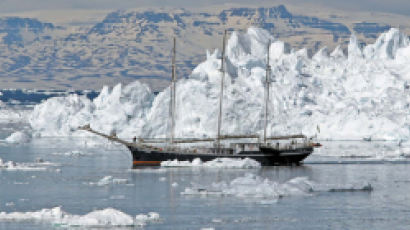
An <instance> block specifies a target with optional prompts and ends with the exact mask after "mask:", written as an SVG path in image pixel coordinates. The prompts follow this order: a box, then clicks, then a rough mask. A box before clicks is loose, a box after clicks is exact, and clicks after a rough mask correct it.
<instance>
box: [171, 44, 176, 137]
mask: <svg viewBox="0 0 410 230" xmlns="http://www.w3.org/2000/svg"><path fill="white" fill-rule="evenodd" d="M175 56H176V39H175V37H174V48H173V49H172V78H171V87H170V91H171V100H170V103H169V117H170V123H171V125H170V126H171V127H170V130H169V131H170V142H171V144H173V143H174V135H175V101H176V99H175V97H176V91H175V85H176V81H177V74H176V66H175Z"/></svg>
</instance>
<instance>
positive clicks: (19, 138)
mask: <svg viewBox="0 0 410 230" xmlns="http://www.w3.org/2000/svg"><path fill="white" fill-rule="evenodd" d="M30 140H31V136H29V135H28V134H26V133H24V132H21V131H16V132H14V133H12V134H11V135H10V136H8V137H7V138H6V140H5V141H6V142H8V143H13V144H23V143H28V142H30Z"/></svg>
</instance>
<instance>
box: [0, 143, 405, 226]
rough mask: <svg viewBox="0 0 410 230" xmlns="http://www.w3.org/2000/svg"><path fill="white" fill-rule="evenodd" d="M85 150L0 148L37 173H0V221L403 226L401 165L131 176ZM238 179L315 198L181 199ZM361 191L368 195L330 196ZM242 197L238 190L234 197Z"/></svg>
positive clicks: (135, 172) (100, 152) (315, 162)
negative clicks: (39, 214)
mask: <svg viewBox="0 0 410 230" xmlns="http://www.w3.org/2000/svg"><path fill="white" fill-rule="evenodd" d="M94 143H96V142H95V141H94V140H93V139H82V138H74V139H70V138H61V139H58V138H42V139H34V140H33V141H32V142H31V143H29V144H25V145H12V144H3V145H1V146H0V158H1V159H3V161H13V162H16V163H22V162H25V163H33V167H34V168H37V169H38V168H42V169H38V170H34V171H33V170H4V169H3V170H0V212H6V213H10V212H15V211H17V212H27V211H38V210H41V209H45V208H53V207H58V206H59V207H61V208H62V209H63V210H64V211H66V212H68V213H71V214H77V215H84V214H86V213H89V212H91V211H93V210H97V209H105V208H109V207H112V208H115V209H117V210H120V211H122V212H124V213H126V214H128V215H131V216H135V215H137V214H140V213H148V212H152V211H153V212H157V213H159V215H160V218H161V220H160V221H159V222H153V223H147V225H146V226H144V227H143V228H144V229H203V228H214V229H235V230H238V229H408V228H409V226H410V218H409V216H410V192H409V191H410V176H409V175H410V174H409V172H410V164H408V162H407V161H392V162H388V161H377V160H375V161H370V162H367V161H362V160H361V159H354V158H353V159H351V158H341V157H339V158H336V157H334V158H332V157H323V156H317V155H316V156H315V155H313V156H311V157H309V158H308V159H307V161H306V163H305V164H304V165H303V166H299V167H263V168H261V169H217V168H144V169H131V168H130V167H131V157H130V153H129V152H128V151H127V150H126V149H125V148H124V147H122V146H118V145H107V144H106V145H103V144H97V145H96V144H94ZM376 149H377V148H376ZM324 151H326V150H324ZM354 151H362V152H365V151H366V149H356V150H354ZM372 151H374V149H372ZM42 161H46V162H50V163H47V164H44V163H41V162H42ZM36 162H40V163H36ZM360 162H362V163H360ZM246 175H248V176H249V175H252V176H253V177H257V178H262V179H264V180H267V181H269V182H272V183H273V182H277V183H278V184H284V183H286V181H289V180H290V179H292V178H297V177H305V178H306V179H307V180H308V181H310V182H311V183H314V184H315V185H316V186H315V187H314V188H319V187H320V188H321V189H317V190H316V189H313V190H312V191H310V190H309V191H305V192H304V193H303V194H294V193H289V194H284V196H281V198H276V199H275V198H272V197H263V196H262V197H258V195H257V194H256V195H250V196H236V195H235V194H231V195H226V194H225V195H185V194H183V192H184V191H185V188H190V187H194V186H196V187H204V188H208V187H210V186H211V185H212V184H213V183H223V182H224V183H228V184H229V183H230V182H231V181H233V180H235V179H236V178H241V177H244V176H246ZM106 176H111V177H112V178H114V179H118V180H119V181H120V182H121V183H107V184H104V183H102V182H101V179H102V178H104V177H106ZM98 182H100V184H98ZM367 184H370V185H371V186H372V188H373V191H354V192H350V191H344V190H343V191H336V192H331V190H332V189H337V188H344V189H347V188H353V187H354V188H361V187H360V185H367ZM250 186H251V185H250ZM244 188H246V185H245V186H242V187H239V190H240V189H244ZM323 188H326V189H323ZM359 190H360V189H359ZM237 192H241V191H237ZM262 192H263V191H262ZM233 193H234V192H233ZM61 228H62V227H59V226H56V225H53V224H52V223H48V222H41V221H40V222H38V221H37V222H34V221H0V229H5V230H6V229H7V230H9V229H10V230H11V229H19V230H20V229H24V230H26V229H27V230H28V229H61ZM134 228H137V229H138V228H142V227H134ZM72 229H87V228H85V227H72ZM110 229H122V228H118V227H116V228H110ZM125 229H127V228H125ZM128 229H129V228H128ZM131 229H132V227H131Z"/></svg>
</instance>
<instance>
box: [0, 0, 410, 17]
mask: <svg viewBox="0 0 410 230" xmlns="http://www.w3.org/2000/svg"><path fill="white" fill-rule="evenodd" d="M249 2H250V1H249V0H0V13H14V12H23V11H38V10H108V9H112V10H115V9H128V8H139V7H184V8H196V7H206V6H209V5H217V4H232V3H233V4H249ZM278 2H280V1H278V0H253V1H252V5H255V4H256V5H258V4H265V5H266V4H269V3H272V5H276V4H278ZM281 3H282V4H286V3H290V4H301V3H310V4H318V5H321V6H325V7H331V8H337V9H345V10H355V9H357V10H360V11H376V12H386V13H396V14H404V15H410V0H283V1H281Z"/></svg>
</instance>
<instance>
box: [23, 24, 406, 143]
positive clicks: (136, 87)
mask: <svg viewBox="0 0 410 230" xmlns="http://www.w3.org/2000/svg"><path fill="white" fill-rule="evenodd" d="M269 40H271V42H272V45H271V49H270V56H271V57H272V59H271V62H270V65H271V66H272V75H271V81H272V84H271V92H272V93H271V98H270V104H269V111H270V113H269V121H270V122H269V125H268V132H269V134H271V135H275V134H282V135H284V134H291V133H293V134H294V133H304V134H307V135H315V134H317V135H318V137H319V138H322V139H349V140H351V139H362V138H372V139H386V140H400V139H409V138H410V117H409V112H408V111H409V104H410V87H409V81H410V74H409V73H410V65H409V61H410V59H409V58H408V57H409V56H408V52H407V51H408V50H409V49H410V48H409V47H410V45H409V39H408V38H407V36H405V35H403V34H402V33H400V31H399V30H397V29H391V30H390V31H388V32H386V33H384V34H381V35H380V37H379V38H378V39H377V41H376V42H375V43H374V44H369V45H367V46H365V47H364V48H363V49H361V48H360V47H359V46H358V44H357V41H356V39H355V36H354V35H353V36H352V38H351V39H350V41H351V43H350V44H349V54H348V56H345V55H344V54H343V52H340V48H336V49H335V50H334V51H333V52H332V53H331V55H329V52H328V50H327V49H326V48H323V49H320V50H319V51H318V52H317V53H316V54H315V55H314V56H313V57H312V58H310V57H309V56H308V55H307V51H306V49H301V50H296V51H295V50H289V48H288V47H286V45H285V44H284V43H283V42H281V41H279V40H276V39H274V38H273V37H272V36H271V35H270V34H269V33H268V32H267V31H266V30H263V29H258V28H249V29H248V30H247V32H245V33H240V32H233V33H232V34H231V36H230V38H229V40H228V42H227V74H226V78H225V94H224V105H223V108H224V113H223V123H222V130H223V134H250V133H259V134H261V133H262V130H263V126H262V125H263V105H264V81H265V66H266V54H267V53H266V52H267V50H266V47H267V43H268V41H269ZM219 58H220V52H219V51H218V50H216V51H215V52H213V53H212V54H211V53H209V52H208V54H207V59H206V60H205V61H204V62H202V63H201V64H199V65H198V66H197V67H196V68H195V69H194V70H193V71H192V74H191V75H190V76H189V77H188V78H186V79H180V80H179V81H178V82H177V86H176V88H177V101H176V107H177V112H176V130H175V131H176V136H177V137H215V136H216V127H217V114H218V113H217V112H218V97H219V90H220V88H219V87H220V85H219V82H220V77H221V73H220V72H219V68H220V59H219ZM169 95H170V92H169V88H166V89H164V90H163V91H162V92H160V93H159V94H158V95H156V96H154V94H153V93H152V92H151V91H150V90H149V88H148V87H147V86H146V85H144V84H141V83H139V82H134V83H132V84H130V85H127V86H125V87H123V86H122V85H121V84H119V85H117V86H116V87H114V88H113V89H109V88H107V87H105V88H104V89H103V90H102V92H101V94H100V95H99V96H98V97H97V98H95V99H94V100H93V101H90V100H89V99H87V98H85V97H81V96H76V95H71V96H68V97H60V98H51V99H48V100H47V101H45V102H43V103H42V104H39V105H37V106H36V107H35V108H34V111H33V113H32V114H31V117H30V124H31V126H32V128H33V130H34V131H35V132H36V133H37V134H38V135H42V136H48V135H60V136H65V135H72V134H74V133H75V135H88V134H86V133H85V132H82V131H74V130H75V128H77V127H78V126H79V125H84V124H87V123H90V124H91V127H92V128H94V129H97V130H100V131H103V132H105V133H110V132H112V131H116V133H117V134H118V135H119V136H120V137H124V138H131V137H133V136H141V137H148V136H151V137H165V136H166V135H167V130H168V128H167V123H168V111H169V108H168V105H169ZM319 130H320V132H318V131H319Z"/></svg>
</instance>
